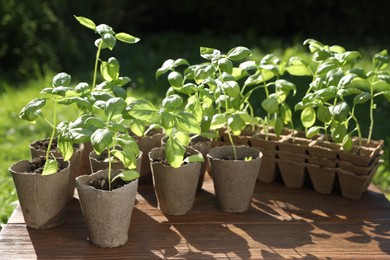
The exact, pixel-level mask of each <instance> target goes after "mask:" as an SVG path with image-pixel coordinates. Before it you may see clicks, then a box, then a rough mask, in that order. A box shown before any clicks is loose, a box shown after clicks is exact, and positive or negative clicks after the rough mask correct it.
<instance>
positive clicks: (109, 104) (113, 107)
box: [104, 97, 127, 118]
mask: <svg viewBox="0 0 390 260" xmlns="http://www.w3.org/2000/svg"><path fill="white" fill-rule="evenodd" d="M126 106H127V104H126V101H124V100H123V98H120V97H114V98H110V99H109V100H107V101H106V106H105V110H104V112H105V114H106V116H107V117H109V118H111V117H113V116H115V115H119V114H122V113H123V111H124V110H125V108H126Z"/></svg>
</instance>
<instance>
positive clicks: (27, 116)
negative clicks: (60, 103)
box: [19, 98, 46, 122]
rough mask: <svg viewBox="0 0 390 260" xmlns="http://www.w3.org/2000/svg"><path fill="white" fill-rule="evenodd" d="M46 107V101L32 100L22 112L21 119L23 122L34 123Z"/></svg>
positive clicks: (41, 99)
mask: <svg viewBox="0 0 390 260" xmlns="http://www.w3.org/2000/svg"><path fill="white" fill-rule="evenodd" d="M45 105H46V99H44V98H36V99H33V100H31V101H30V102H29V103H28V104H27V105H26V106H25V107H23V108H22V110H21V111H20V114H19V117H20V118H21V119H23V120H27V121H30V122H34V121H35V120H36V119H37V118H38V116H39V115H40V109H41V108H42V107H44V106H45Z"/></svg>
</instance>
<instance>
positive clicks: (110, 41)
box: [102, 33, 116, 50]
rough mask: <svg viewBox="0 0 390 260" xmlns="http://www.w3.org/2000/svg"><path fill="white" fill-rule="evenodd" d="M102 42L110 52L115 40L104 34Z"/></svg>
mask: <svg viewBox="0 0 390 260" xmlns="http://www.w3.org/2000/svg"><path fill="white" fill-rule="evenodd" d="M102 40H103V43H104V45H105V46H107V48H109V49H110V50H112V49H114V47H115V44H116V38H115V36H114V35H112V34H111V33H104V34H103V36H102Z"/></svg>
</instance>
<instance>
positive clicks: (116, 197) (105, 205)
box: [76, 170, 138, 247]
mask: <svg viewBox="0 0 390 260" xmlns="http://www.w3.org/2000/svg"><path fill="white" fill-rule="evenodd" d="M120 172H121V170H114V171H113V172H112V174H113V175H112V176H113V177H114V176H116V175H117V174H119V173H120ZM107 176H108V170H101V171H99V172H97V173H93V174H91V175H83V176H80V177H77V179H76V187H77V191H78V193H79V198H80V206H81V209H82V212H83V215H84V220H85V223H86V226H87V232H88V238H89V240H90V242H91V243H93V244H95V245H97V246H99V247H118V246H120V245H123V244H125V243H126V242H127V240H128V232H129V227H130V220H131V214H132V212H133V208H134V203H135V198H136V195H137V188H138V180H135V181H132V182H130V183H128V184H126V185H124V186H123V187H121V188H118V189H114V190H112V191H107V190H100V189H96V188H94V187H92V186H90V185H89V183H90V182H91V181H92V180H93V179H97V178H100V177H104V178H106V177H107Z"/></svg>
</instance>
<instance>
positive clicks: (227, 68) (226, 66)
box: [218, 58, 233, 74]
mask: <svg viewBox="0 0 390 260" xmlns="http://www.w3.org/2000/svg"><path fill="white" fill-rule="evenodd" d="M218 67H219V68H220V69H221V70H222V71H224V72H226V73H228V74H232V73H233V63H232V62H231V61H230V60H229V59H227V58H222V59H219V60H218Z"/></svg>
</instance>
